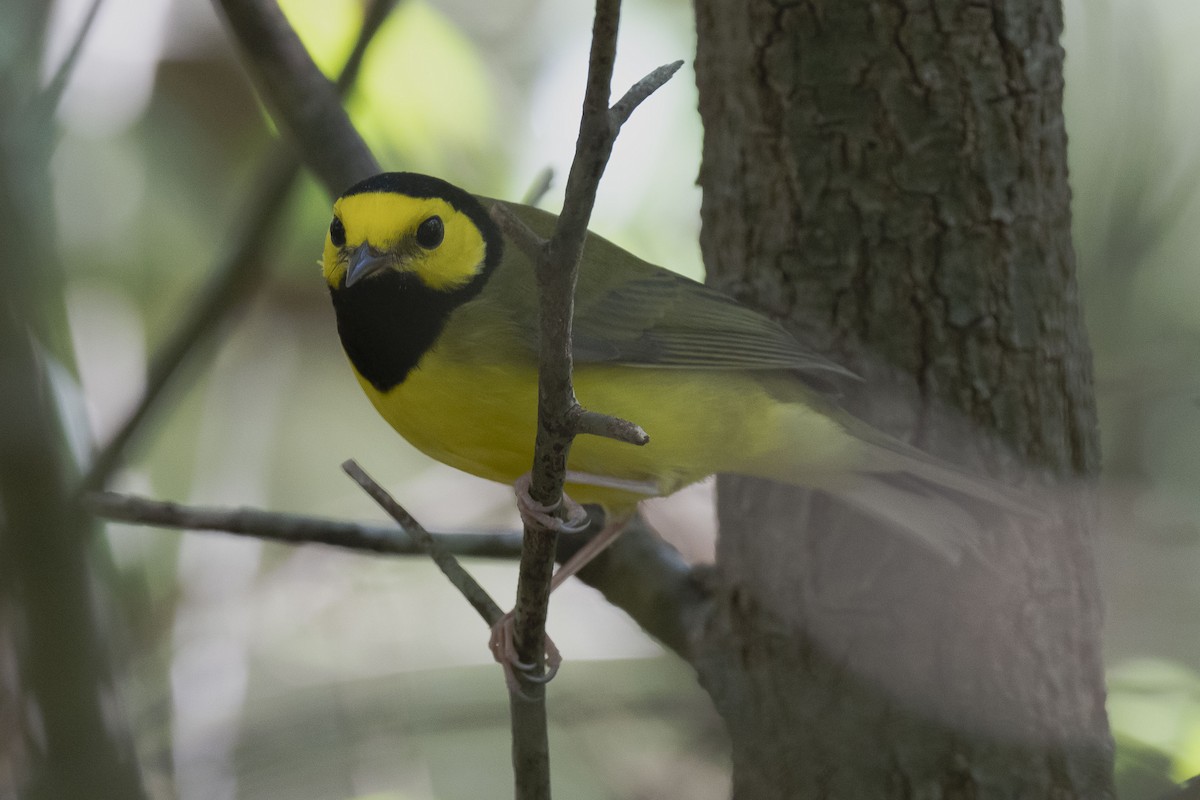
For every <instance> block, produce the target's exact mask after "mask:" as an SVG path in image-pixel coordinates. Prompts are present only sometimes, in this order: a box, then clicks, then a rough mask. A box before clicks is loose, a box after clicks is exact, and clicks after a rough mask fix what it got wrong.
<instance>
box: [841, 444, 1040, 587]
mask: <svg viewBox="0 0 1200 800" xmlns="http://www.w3.org/2000/svg"><path fill="white" fill-rule="evenodd" d="M880 439H881V440H876V441H872V442H868V443H867V444H868V448H869V458H868V459H867V460H866V461H865V462H864V464H863V467H862V468H861V469H860V471H859V472H857V473H856V475H855V476H854V477H853V478H851V479H848V480H847V481H846V482H845V483H844V484H835V485H832V486H826V487H822V488H824V489H825V490H826V491H828V492H829V493H830V494H832V495H834V496H836V497H840V498H842V499H843V500H845V501H846V502H848V503H850V504H851V505H853V506H855V507H857V508H858V509H859V510H861V511H864V512H866V513H867V514H869V515H871V516H873V517H875V518H877V519H879V520H880V521H881V522H884V523H886V524H888V525H889V526H891V527H894V528H898V529H900V530H902V531H904V532H905V533H907V534H909V535H910V536H912V537H914V538H915V539H916V540H917V541H918V542H919V543H920V544H922V545H925V546H926V547H929V548H931V549H932V550H934V551H935V552H937V553H939V554H940V555H942V556H944V557H946V558H948V559H950V560H951V561H953V562H955V563H957V562H958V561H960V560H961V559H962V557H963V555H964V554H965V553H970V552H974V553H976V554H978V553H979V552H980V547H981V545H982V542H983V540H984V535H985V532H987V531H989V530H992V531H993V532H995V531H996V530H997V529H999V528H1000V526H1001V525H1003V524H1004V520H1005V519H1006V518H1009V517H1013V516H1016V517H1020V518H1025V519H1030V518H1039V517H1042V516H1044V512H1043V511H1042V510H1041V509H1040V508H1039V507H1038V504H1037V503H1035V502H1034V499H1033V497H1032V494H1031V493H1028V492H1024V491H1022V490H1019V489H1015V488H1012V487H1009V486H1006V485H1004V484H1001V483H998V482H997V481H994V480H991V479H989V478H984V477H982V476H977V475H972V474H970V473H969V472H967V471H965V470H963V469H959V468H958V467H955V466H953V465H951V464H948V463H946V462H944V461H940V460H938V459H936V458H934V457H932V456H930V455H928V454H926V453H924V452H922V451H920V450H917V449H916V448H913V447H910V446H908V445H906V444H904V443H903V442H900V441H898V440H894V439H890V438H887V439H885V438H883V437H880Z"/></svg>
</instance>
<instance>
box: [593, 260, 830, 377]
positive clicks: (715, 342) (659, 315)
mask: <svg viewBox="0 0 1200 800" xmlns="http://www.w3.org/2000/svg"><path fill="white" fill-rule="evenodd" d="M574 343H575V358H576V360H577V361H580V362H584V363H587V362H607V363H619V364H626V365H631V366H654V367H677V368H692V369H787V370H800V371H814V370H815V371H825V372H837V373H841V374H845V375H849V374H850V373H849V372H848V371H847V370H846V369H844V368H843V367H841V366H839V365H837V364H835V363H833V362H832V361H829V360H827V359H825V358H822V357H820V356H818V355H816V354H814V353H811V352H808V351H806V350H804V348H802V347H801V346H800V344H799V343H798V342H797V341H796V340H795V339H794V338H792V336H791V335H790V334H788V332H787V331H785V330H784V329H783V328H782V327H781V326H780V325H778V324H777V323H776V322H774V321H773V320H770V319H768V318H767V317H764V316H762V315H761V314H758V313H756V312H754V311H751V310H750V309H748V308H746V307H745V306H742V305H740V304H738V303H737V301H735V300H733V299H732V298H730V297H728V296H726V295H724V294H721V293H720V292H717V291H714V290H713V289H710V288H708V287H707V286H704V285H703V284H700V283H696V282H695V281H691V280H689V279H687V278H684V277H682V276H680V275H676V274H675V273H673V272H668V271H666V270H661V269H656V270H655V271H654V272H651V273H649V274H645V275H640V276H636V277H631V278H630V279H629V280H627V281H624V282H622V283H621V284H619V285H616V286H611V287H608V288H607V290H606V291H604V292H602V293H600V294H596V295H591V294H587V295H581V296H579V299H578V300H577V305H576V313H575V327H574Z"/></svg>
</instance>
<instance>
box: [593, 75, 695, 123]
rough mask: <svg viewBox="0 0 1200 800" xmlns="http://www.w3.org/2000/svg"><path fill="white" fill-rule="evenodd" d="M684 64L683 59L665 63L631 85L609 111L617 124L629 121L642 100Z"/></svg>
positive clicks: (660, 86)
mask: <svg viewBox="0 0 1200 800" xmlns="http://www.w3.org/2000/svg"><path fill="white" fill-rule="evenodd" d="M682 66H683V62H682V61H672V62H671V63H670V64H663V65H662V66H661V67H659V68H658V69H656V70H654V71H653V72H651V73H650V74H649V75H647V76H646V77H644V78H642V79H641V80H640V81H638V82H637V83H635V84H634V85H633V86H630V87H629V91H627V92H625V94H624V96H622V97H621V99H620V100H618V101H617V102H616V104H615V105H613V107H612V109H611V110H610V111H609V114H610V115H611V116H612V119H613V122H615V123H616V126H617V127H618V128H619V127H620V126H622V125H624V124H625V123H626V121H628V119H629V115H630V114H632V113H633V112H634V110H635V109H636V108H637V107H638V106H640V105H641V104H642V101H643V100H645V99H646V98H647V97H649V96H650V95H652V94H654V93H655V92H656V91H658V90H659V89H660V88H662V86H663V84H665V83H666V82H667V81H669V80H671V78H672V77H673V76H674V75H675V73H676V72H678V71H679V68H680V67H682Z"/></svg>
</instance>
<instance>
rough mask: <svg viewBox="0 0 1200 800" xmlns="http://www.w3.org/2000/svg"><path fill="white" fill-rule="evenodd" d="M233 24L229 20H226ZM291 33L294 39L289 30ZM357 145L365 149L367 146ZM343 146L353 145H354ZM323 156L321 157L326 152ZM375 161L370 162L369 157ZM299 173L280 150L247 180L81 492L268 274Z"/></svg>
mask: <svg viewBox="0 0 1200 800" xmlns="http://www.w3.org/2000/svg"><path fill="white" fill-rule="evenodd" d="M397 1H398V0H375V2H373V3H371V5H370V7H369V8H368V9H367V13H366V16H365V18H364V21H363V26H362V30H360V31H359V35H358V39H357V40H356V41H355V44H354V48H353V50H351V52H350V55H349V57H348V58H347V59H346V65H345V66H344V67H343V68H342V72H341V74H340V75H339V76H338V80H337V92H338V93H342V94H344V93H345V92H347V91H349V89H350V87H351V86H353V85H354V82H355V80H356V79H357V78H358V73H359V70H360V68H361V67H362V60H363V56H364V54H365V53H366V50H367V46H368V45H369V44H370V42H371V40H372V39H373V38H374V36H375V34H376V33H378V31H379V28H380V27H381V26H382V25H383V22H384V20H386V19H387V16H388V14H389V13H390V12H391V10H392V9H393V8H394V7H395V5H396V3H397ZM259 5H262V4H258V5H255V6H253V8H258V7H259ZM250 8H252V7H251V6H250V5H247V6H246V9H243V10H242V11H241V12H240V13H241V16H237V19H239V20H241V19H242V18H243V16H246V15H247V14H248V10H247V9H250ZM232 24H234V23H232V21H231V25H232ZM282 24H283V25H284V26H286V25H287V21H286V20H283V21H282ZM267 25H268V23H266V22H261V21H260V22H259V23H257V24H256V25H254V26H253V27H254V29H258V28H261V27H264V26H267ZM287 30H288V32H289V33H290V32H291V28H290V27H288V28H287ZM292 36H293V38H294V34H292ZM274 39H282V40H286V39H287V37H286V36H283V35H282V34H279V35H277V36H276V37H274V38H273V39H272V40H274ZM308 64H309V65H310V67H311V69H312V70H314V71H316V65H314V64H312V62H311V61H309V62H308ZM318 77H319V79H320V80H321V81H325V78H324V76H322V75H320V73H319V71H317V76H316V77H313V76H310V77H309V78H308V81H309V82H316V81H317V78H318ZM325 84H326V85H327V84H328V81H325ZM295 94H296V93H291V94H289V95H287V97H289V98H291V97H294V96H295ZM283 102H285V100H282V99H281V100H280V101H279V103H283ZM329 102H330V106H331V108H333V109H336V110H337V111H338V112H341V103H340V101H339V100H338V98H337V97H336V96H334V97H332V98H331V99H330V101H329ZM330 113H332V112H330ZM292 116H294V117H298V116H300V114H299V112H297V113H295V114H293V115H292ZM349 132H350V134H352V135H353V138H354V139H355V140H356V141H357V142H358V143H359V145H361V143H362V139H361V138H360V137H359V136H358V134H357V132H355V131H354V128H353V127H350V128H349ZM343 133H344V132H343ZM339 135H342V134H339ZM362 146H363V147H364V148H365V145H362ZM348 149H352V150H356V149H357V146H355V147H350V148H348ZM337 151H338V148H334V152H335V153H336V152H337ZM302 152H307V151H302ZM321 155H322V158H323V157H324V154H323V153H322V154H321ZM308 163H309V164H310V165H311V164H317V163H322V164H323V163H324V161H322V160H320V159H316V158H309V159H308ZM372 163H374V159H373V158H372ZM343 169H346V168H345V167H339V166H337V165H336V164H333V165H331V166H330V167H329V168H328V169H327V170H325V171H327V172H329V173H330V174H335V173H336V175H337V177H336V178H335V179H338V180H340V179H341V178H342V177H343V176H342V174H341V172H342V170H343ZM299 171H300V161H299V159H298V158H297V155H296V154H295V153H294V152H293V151H292V149H291V148H289V147H278V148H277V149H276V151H275V152H274V153H273V154H272V155H271V157H270V158H269V160H268V161H267V163H266V165H264V166H263V168H262V170H261V171H260V173H259V175H258V177H257V178H256V179H255V180H254V181H253V182H252V185H253V186H254V194H253V195H252V196H251V197H250V199H249V200H248V201H247V202H246V204H245V206H244V207H243V209H242V210H241V211H240V212H239V213H237V214H235V215H234V219H235V220H238V221H239V222H240V227H239V229H238V233H237V235H236V236H234V237H232V242H233V245H232V246H231V247H230V249H229V250H228V251H227V252H226V254H225V255H224V256H223V257H222V258H221V260H220V262H219V264H218V266H217V267H216V268H215V269H214V270H213V272H212V274H211V276H210V277H209V279H208V281H207V282H206V283H205V285H204V287H203V288H202V289H201V290H200V298H199V300H198V301H197V302H196V303H195V304H193V305H192V307H191V309H190V310H189V312H188V314H187V316H186V317H185V319H184V321H183V322H182V323H181V324H180V325H179V327H177V328H176V329H175V330H174V331H173V332H172V333H171V335H170V336H169V337H168V339H167V341H166V343H165V344H164V345H163V346H162V347H161V348H160V349H159V350H158V351H157V352H156V353H155V354H154V357H153V358H152V359H151V362H150V369H149V370H148V373H147V376H146V388H145V390H144V391H143V392H142V395H141V397H140V398H138V402H137V405H136V406H135V407H134V408H133V410H132V411H131V412H130V413H129V415H128V416H127V417H126V418H125V420H124V421H123V422H122V423H121V427H120V428H118V429H117V432H116V433H115V434H114V435H113V437H112V438H111V439H109V441H108V442H107V443H105V445H104V447H103V448H102V449H101V450H100V451H99V453H97V455H96V457H95V458H94V459H93V461H92V464H91V466H90V468H89V469H88V473H87V475H86V476H85V478H84V479H83V481H82V484H83V486H84V488H85V489H91V490H95V489H99V488H101V487H102V486H104V484H105V483H107V481H108V479H109V478H110V477H111V476H112V473H113V472H114V471H115V470H116V469H117V467H118V466H119V465H120V463H121V461H122V460H123V459H124V458H125V455H126V451H127V450H128V448H129V445H130V443H131V442H132V441H133V439H134V437H135V436H136V435H137V434H138V432H139V431H140V430H141V429H142V427H143V425H144V424H145V421H146V419H147V418H148V417H149V415H150V413H151V412H152V411H153V410H154V409H155V408H156V407H157V406H158V404H159V402H160V401H161V400H162V398H163V396H164V395H165V394H166V391H167V389H168V388H170V386H171V385H172V384H173V383H174V382H175V380H176V378H177V376H178V374H179V372H180V371H181V370H182V368H183V367H184V365H185V364H187V363H188V362H190V361H191V360H192V358H193V357H194V356H195V354H196V353H197V351H198V350H200V348H201V347H202V345H204V344H205V343H206V342H208V341H209V338H210V337H211V335H212V334H213V332H214V331H215V330H216V328H217V326H218V325H219V324H220V323H221V322H222V321H224V320H226V319H228V318H229V316H230V315H231V314H232V313H233V311H234V310H236V309H237V308H240V307H241V306H242V304H243V303H244V302H245V300H246V298H247V297H249V296H250V294H251V293H252V292H253V291H254V289H255V288H256V287H257V286H258V285H259V283H260V282H261V281H262V278H263V275H264V273H265V271H266V260H265V259H264V258H263V256H264V252H265V250H266V248H267V245H268V243H269V242H270V239H271V232H272V231H273V230H274V228H275V224H276V222H277V221H278V220H279V217H280V215H281V214H282V212H283V209H284V208H285V206H286V203H285V202H284V200H285V198H286V197H287V195H288V193H289V192H290V191H291V188H292V186H293V185H294V184H295V181H296V176H297V175H298V174H299ZM352 182H353V181H352V180H351V179H350V178H348V177H346V179H345V182H344V183H341V184H340V185H339V186H338V188H337V189H336V190H335V192H334V193H335V194H336V193H337V192H340V191H341V189H342V188H344V187H346V186H349V185H350V184H351V183H352Z"/></svg>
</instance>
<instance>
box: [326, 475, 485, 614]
mask: <svg viewBox="0 0 1200 800" xmlns="http://www.w3.org/2000/svg"><path fill="white" fill-rule="evenodd" d="M342 469H343V470H345V471H346V474H347V475H349V476H350V477H351V478H352V479H353V480H354V482H355V483H357V484H358V485H359V486H361V487H362V488H363V490H364V491H365V492H366V493H367V494H369V495H370V496H371V499H372V500H374V501H375V502H376V503H378V504H379V507H380V508H382V509H383V510H384V511H386V512H387V513H388V514H389V515H390V516H391V518H392V519H394V520H396V522H397V523H399V525H400V527H401V528H403V529H404V530H406V531H407V532H408V534H409V535H410V536H411V537H412V538H413V539H414V540H415V541H416V543H417V546H418V547H419V548H421V551H422V552H423V553H425V554H426V555H428V556H429V557H430V558H432V559H433V562H434V563H435V564H437V565H438V569H440V570H441V571H442V574H443V575H445V576H446V578H447V579H449V581H450V583H452V584H453V585H454V588H456V589H458V591H459V592H460V593H461V594H462V596H463V597H465V598H466V599H467V602H468V603H470V604H471V607H472V608H474V609H475V610H476V611H478V612H479V616H481V617H483V621H484V622H486V623H487V624H488V625H489V626H492V625H495V624H496V623H497V622H499V621H500V619H501V618H502V617H503V616H504V612H503V611H501V610H500V606H498V605H496V601H494V600H493V599H492V598H491V596H490V595H488V593H487V591H486V590H484V588H483V587H482V586H480V585H479V582H478V581H476V580H475V579H474V578H472V577H471V574H470V573H469V572H467V571H466V570H465V569H464V568H463V565H462V564H460V563H458V559H456V558H455V557H454V556H452V555H450V554H449V553H448V552H446V551H445V550H443V549H442V548H441V547H439V546H438V544H437V542H436V541H435V540H434V538H433V537H432V536H430V535H429V532H428V531H427V530H425V528H424V527H423V526H422V525H421V523H419V522H417V520H416V518H415V517H413V515H412V514H409V513H408V511H407V510H406V509H405V508H404V507H403V506H402V505H400V504H399V503H397V502H396V501H395V499H394V498H393V497H392V496H391V495H390V494H388V493H387V491H386V490H384V488H383V487H382V486H380V485H379V484H378V483H376V482H375V481H374V480H373V479H372V478H371V476H370V475H368V474H367V473H366V472H365V471H364V470H363V468H362V467H360V466H359V465H358V462H356V461H353V460H351V461H346V462H344V463H343V464H342Z"/></svg>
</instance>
